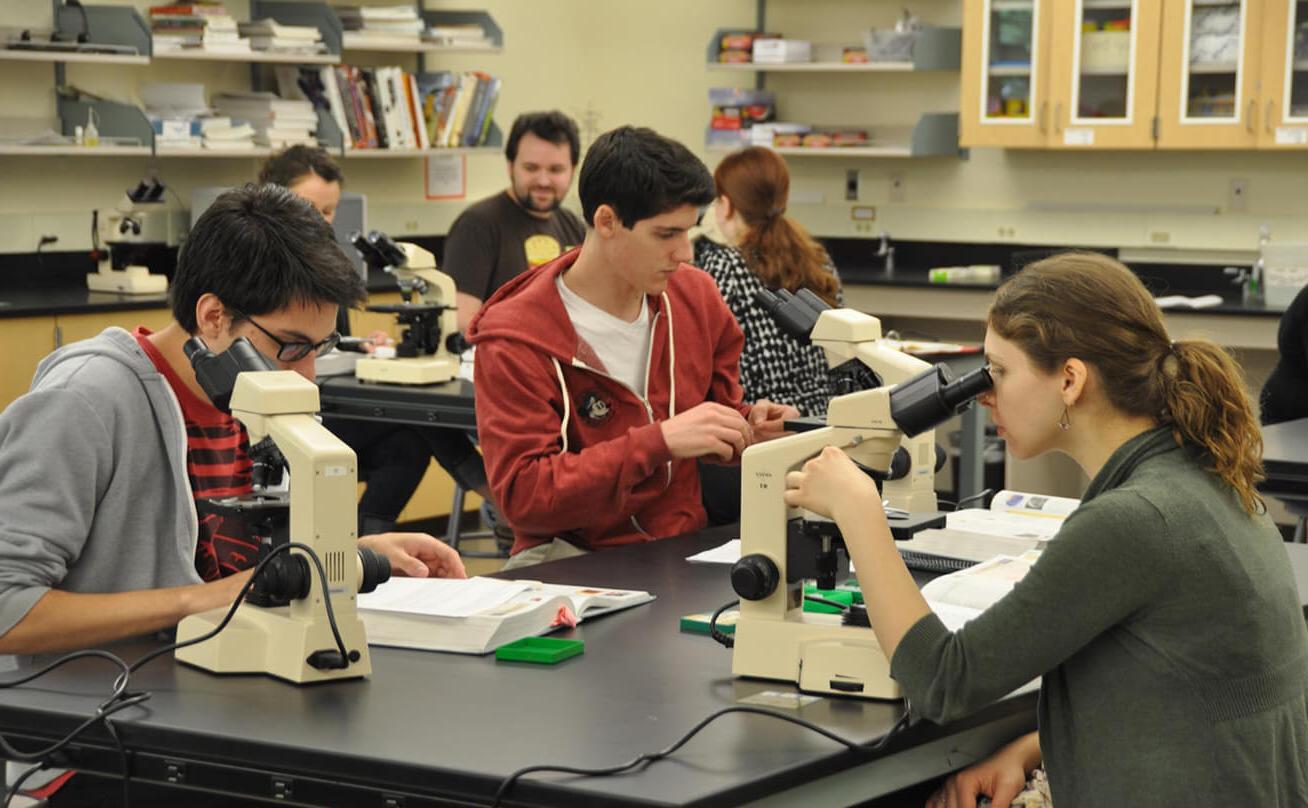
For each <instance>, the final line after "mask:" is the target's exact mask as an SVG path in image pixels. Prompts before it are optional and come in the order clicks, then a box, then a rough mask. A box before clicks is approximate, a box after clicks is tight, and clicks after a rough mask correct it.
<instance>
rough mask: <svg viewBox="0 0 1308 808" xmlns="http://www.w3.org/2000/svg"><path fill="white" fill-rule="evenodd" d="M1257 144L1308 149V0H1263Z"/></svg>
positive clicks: (1264, 146) (1273, 147) (1280, 147)
mask: <svg viewBox="0 0 1308 808" xmlns="http://www.w3.org/2000/svg"><path fill="white" fill-rule="evenodd" d="M1263 16H1264V19H1265V22H1264V25H1263V32H1264V33H1263V44H1262V52H1263V90H1262V101H1263V115H1262V122H1263V126H1262V131H1261V132H1260V133H1259V136H1258V145H1259V146H1260V147H1262V148H1272V149H1296V148H1297V149H1302V148H1305V147H1308V0H1266V2H1265V5H1264V8H1263Z"/></svg>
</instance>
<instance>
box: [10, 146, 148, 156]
mask: <svg viewBox="0 0 1308 808" xmlns="http://www.w3.org/2000/svg"><path fill="white" fill-rule="evenodd" d="M15 156H22V157H149V156H150V147H149V146H72V145H69V146H18V145H0V157H15Z"/></svg>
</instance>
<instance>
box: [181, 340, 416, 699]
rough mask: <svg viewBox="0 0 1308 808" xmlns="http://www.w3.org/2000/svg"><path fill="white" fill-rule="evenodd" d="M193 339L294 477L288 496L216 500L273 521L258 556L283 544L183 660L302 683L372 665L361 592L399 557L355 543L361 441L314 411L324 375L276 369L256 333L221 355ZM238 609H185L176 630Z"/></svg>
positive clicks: (217, 385) (198, 629) (257, 435)
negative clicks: (334, 429)
mask: <svg viewBox="0 0 1308 808" xmlns="http://www.w3.org/2000/svg"><path fill="white" fill-rule="evenodd" d="M185 350H186V355H187V357H188V358H189V359H190V361H191V365H192V367H194V368H195V375H196V378H197V379H198V380H199V382H200V385H201V387H203V388H204V391H205V392H206V393H207V394H208V396H209V398H210V400H212V401H213V403H214V406H216V407H218V408H219V409H220V410H223V411H224V412H230V413H231V414H232V415H234V416H235V417H236V418H237V419H238V420H240V421H241V423H242V424H244V425H245V428H246V430H247V432H248V433H249V438H250V444H251V445H255V444H258V443H260V442H261V441H263V440H264V439H265V438H271V440H272V441H273V443H274V444H276V447H277V449H278V450H280V452H281V453H282V455H284V456H285V459H286V462H287V465H288V466H289V467H290V475H291V481H292V484H291V488H290V493H289V497H288V496H286V495H284V494H282V495H276V496H267V495H263V494H259V493H255V494H253V495H251V496H248V497H229V498H224V499H221V500H217V501H216V502H215V504H216V506H217V507H218V508H219V509H221V510H223V511H224V512H226V513H235V514H241V515H242V516H245V517H247V518H250V519H251V521H252V523H254V524H259V525H262V526H264V527H265V529H266V531H267V532H266V533H264V534H262V535H261V545H260V553H259V558H260V560H261V561H262V560H263V559H264V558H266V557H267V556H269V555H273V554H274V553H275V555H274V557H273V558H272V559H271V560H269V561H268V563H267V565H266V566H265V567H264V569H263V570H262V571H261V572H260V574H259V576H258V577H257V578H256V579H255V582H254V585H253V588H252V589H251V591H250V594H249V596H248V597H247V598H246V600H245V601H243V602H242V603H241V605H240V606H239V607H238V608H237V610H236V614H235V616H234V617H233V618H232V620H231V622H230V623H228V624H227V625H226V627H224V628H223V629H222V630H221V631H220V632H219V633H218V634H217V635H216V636H214V637H212V638H210V639H207V640H204V641H202V642H199V643H197V644H195V645H190V646H187V647H184V648H179V649H178V650H177V652H176V657H177V660H178V661H179V662H184V663H186V664H188V665H193V666H195V667H198V668H203V669H205V670H208V671H212V672H214V673H266V674H269V675H271V676H275V677H278V678H280V679H286V680H288V681H291V682H296V683H298V684H306V683H309V682H321V681H326V680H333V679H351V678H357V677H361V676H367V675H368V674H369V673H371V672H372V666H371V660H370V657H369V655H368V642H367V638H366V637H365V636H364V628H363V621H362V620H360V619H359V616H358V613H357V610H356V596H357V593H359V592H371V591H372V590H373V589H376V588H377V586H378V585H380V584H381V583H384V582H385V581H386V580H388V579H389V578H390V573H391V567H390V562H389V561H388V560H387V559H386V558H385V557H384V556H382V555H381V554H379V553H376V552H374V551H372V550H369V549H367V548H361V547H358V546H357V536H356V534H355V524H356V514H355V504H354V503H355V497H356V491H355V478H356V473H357V465H356V460H355V455H354V452H353V451H352V450H351V449H350V448H349V447H348V446H346V445H345V443H344V442H342V441H341V440H340V438H337V437H336V436H335V435H333V434H332V433H331V432H329V431H328V430H327V428H326V427H324V426H323V425H322V424H320V423H319V422H318V420H317V418H315V417H314V414H315V413H316V412H318V388H317V386H315V385H314V383H313V382H311V381H309V380H308V379H305V378H304V377H303V376H301V375H300V374H298V373H296V372H294V371H290V370H275V369H274V368H273V365H272V363H271V362H269V361H268V359H267V358H265V357H264V356H263V355H262V354H260V353H259V352H258V350H256V349H255V347H254V346H253V345H252V344H251V343H250V341H249V340H247V339H245V338H244V337H242V338H240V339H237V340H236V342H234V343H233V344H232V346H231V347H230V348H228V349H227V350H226V351H224V352H222V353H220V354H214V353H212V352H211V351H210V350H209V349H208V347H207V346H206V345H205V344H204V342H203V340H201V339H200V338H199V337H192V338H191V339H190V340H188V341H187V343H186V345H185ZM289 542H296V543H299V544H304V545H307V546H308V547H310V548H312V549H313V551H314V553H315V554H316V555H317V556H318V558H319V559H320V560H321V564H322V568H323V569H324V570H325V572H326V579H327V580H326V584H327V585H326V588H324V586H323V580H322V578H321V577H320V576H319V574H318V572H319V567H318V566H317V565H316V564H314V563H310V562H311V559H310V557H309V556H308V555H307V554H305V553H303V552H301V551H300V550H299V549H298V548H292V549H291V550H289V551H288V550H286V549H285V548H284V545H286V544H287V543H289ZM278 548H282V549H280V550H279V549H278ZM326 599H330V604H331V610H330V611H328V609H327V604H326V603H325V600H326ZM229 610H230V607H227V606H224V607H223V608H221V609H214V610H211V611H208V612H203V613H201V614H196V615H191V616H190V617H186V618H184V619H183V620H182V621H181V622H180V623H178V625H177V640H178V641H179V642H184V641H186V640H193V639H196V638H198V637H202V636H204V635H206V634H208V633H209V632H211V631H213V630H214V629H215V628H217V627H218V625H219V624H220V623H221V622H222V620H223V619H224V617H226V615H227V612H228V611H229ZM342 649H343V650H342Z"/></svg>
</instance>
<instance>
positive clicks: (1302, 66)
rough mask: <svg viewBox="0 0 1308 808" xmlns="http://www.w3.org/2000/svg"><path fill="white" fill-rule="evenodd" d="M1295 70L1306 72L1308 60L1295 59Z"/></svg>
mask: <svg viewBox="0 0 1308 808" xmlns="http://www.w3.org/2000/svg"><path fill="white" fill-rule="evenodd" d="M1294 69H1295V70H1308V59H1297V60H1295V63H1294Z"/></svg>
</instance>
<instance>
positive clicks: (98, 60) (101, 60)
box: [0, 48, 150, 65]
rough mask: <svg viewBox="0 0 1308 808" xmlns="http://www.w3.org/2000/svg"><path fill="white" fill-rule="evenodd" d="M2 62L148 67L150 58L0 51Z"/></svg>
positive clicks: (59, 52)
mask: <svg viewBox="0 0 1308 808" xmlns="http://www.w3.org/2000/svg"><path fill="white" fill-rule="evenodd" d="M0 60H7V61H11V62H83V63H90V64H103V65H148V64H150V57H149V56H121V55H118V54H113V53H69V52H66V51H28V50H11V49H7V48H6V49H0Z"/></svg>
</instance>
